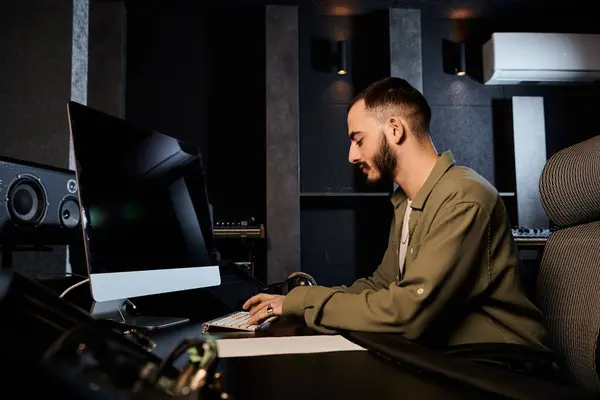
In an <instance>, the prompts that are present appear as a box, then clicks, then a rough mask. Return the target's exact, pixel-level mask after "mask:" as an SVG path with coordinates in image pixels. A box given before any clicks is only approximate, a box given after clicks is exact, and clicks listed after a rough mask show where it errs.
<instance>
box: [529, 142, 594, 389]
mask: <svg viewBox="0 0 600 400" xmlns="http://www.w3.org/2000/svg"><path fill="white" fill-rule="evenodd" d="M539 189H540V196H541V200H542V205H543V207H544V210H545V211H546V214H547V215H548V217H549V218H550V220H551V221H552V222H553V223H554V224H555V225H556V227H557V230H556V231H554V232H553V233H552V234H551V235H550V238H549V239H548V241H547V243H546V246H545V249H544V254H543V256H542V262H541V267H540V271H539V275H538V278H537V282H536V293H537V302H538V305H539V306H540V307H541V308H542V310H543V312H544V314H545V315H546V320H547V321H546V323H547V327H548V336H549V337H548V340H549V343H548V344H549V345H550V346H551V347H552V348H553V349H554V350H555V351H556V353H557V355H558V357H559V359H560V360H561V361H562V364H563V365H562V366H563V369H564V370H565V371H566V372H567V374H569V375H570V376H569V378H570V379H571V380H572V381H573V382H574V383H575V384H576V385H577V386H580V387H584V388H585V389H587V390H590V391H592V392H594V393H598V394H600V136H596V137H594V138H592V139H589V140H586V141H584V142H581V143H579V144H576V145H574V146H571V147H569V148H566V149H563V150H561V151H560V152H558V153H556V154H554V155H553V156H552V157H551V158H550V160H548V162H547V163H546V165H545V167H544V169H543V172H542V175H541V177H540V187H539Z"/></svg>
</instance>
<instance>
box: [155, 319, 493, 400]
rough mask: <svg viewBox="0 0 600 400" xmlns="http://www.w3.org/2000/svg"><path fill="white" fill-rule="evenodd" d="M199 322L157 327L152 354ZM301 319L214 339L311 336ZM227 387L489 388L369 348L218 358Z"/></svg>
mask: <svg viewBox="0 0 600 400" xmlns="http://www.w3.org/2000/svg"><path fill="white" fill-rule="evenodd" d="M201 332H202V330H201V325H200V324H189V325H187V326H180V327H173V328H169V329H164V330H159V331H156V332H154V333H153V334H152V337H151V339H152V340H153V341H154V342H155V343H156V344H157V346H156V348H155V350H154V351H155V353H156V354H157V355H158V356H159V357H164V356H165V355H166V354H167V353H168V352H169V351H170V350H171V349H172V348H173V347H174V346H175V345H177V344H178V343H180V342H181V341H182V340H184V339H190V338H197V337H200V336H201ZM313 334H316V332H315V331H313V330H311V329H309V328H307V327H306V326H305V325H304V324H302V323H301V322H298V321H296V320H291V319H285V318H282V319H279V320H277V321H275V322H273V323H272V324H271V326H269V328H267V329H265V330H264V331H260V332H256V333H247V332H239V333H238V332H235V333H234V332H226V333H220V332H219V333H216V334H211V335H210V336H211V337H213V338H217V339H218V338H228V339H230V338H248V337H282V336H300V335H313ZM218 370H219V371H220V372H222V374H223V377H224V382H225V386H226V389H227V391H228V392H229V393H230V394H231V395H232V396H233V397H234V399H236V400H239V399H261V400H262V399H264V400H269V399H290V400H294V399H317V398H318V399H321V398H322V399H338V398H339V399H344V398H360V399H383V398H391V397H394V396H406V395H410V397H411V398H413V397H419V398H425V399H438V398H440V399H441V398H443V399H454V398H457V399H458V398H461V399H464V398H465V397H472V396H477V397H479V396H483V395H485V396H486V398H493V397H490V395H489V394H487V393H482V392H481V391H479V390H477V389H475V388H471V387H468V386H466V385H460V384H457V383H454V382H450V381H445V380H443V379H439V378H437V379H435V380H433V379H432V377H431V376H428V375H426V374H423V373H417V372H415V371H410V372H409V370H408V369H402V368H400V367H398V366H396V365H393V364H391V363H389V362H388V361H386V360H384V359H382V358H379V357H377V356H375V355H374V354H372V353H370V352H368V351H344V352H331V353H316V354H286V355H269V356H258V357H234V358H224V359H220V360H219V365H218Z"/></svg>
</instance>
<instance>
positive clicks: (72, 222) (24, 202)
mask: <svg viewBox="0 0 600 400" xmlns="http://www.w3.org/2000/svg"><path fill="white" fill-rule="evenodd" d="M76 240H79V241H81V240H82V236H81V225H80V212H79V199H78V197H77V181H76V178H75V172H73V171H70V170H67V169H60V168H54V167H50V166H46V165H40V164H35V163H32V162H27V161H20V160H13V159H9V158H6V157H0V243H1V244H15V245H30V244H31V245H36V244H39V245H52V244H65V245H67V244H71V243H76V242H74V241H76Z"/></svg>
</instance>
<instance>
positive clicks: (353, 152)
mask: <svg viewBox="0 0 600 400" xmlns="http://www.w3.org/2000/svg"><path fill="white" fill-rule="evenodd" d="M359 160H360V154H359V151H358V149H357V148H356V146H354V144H351V145H350V149H349V150H348V161H350V163H351V164H356V163H358V161H359Z"/></svg>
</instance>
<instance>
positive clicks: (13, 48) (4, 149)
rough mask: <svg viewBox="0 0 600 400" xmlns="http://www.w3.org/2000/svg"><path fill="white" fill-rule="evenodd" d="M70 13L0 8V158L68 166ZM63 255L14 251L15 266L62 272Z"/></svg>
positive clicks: (56, 5) (65, 5) (68, 6)
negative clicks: (67, 113)
mask: <svg viewBox="0 0 600 400" xmlns="http://www.w3.org/2000/svg"><path fill="white" fill-rule="evenodd" d="M71 10H72V2H71V1H68V0H61V1H56V2H49V1H33V2H27V3H25V2H5V3H3V4H2V5H1V6H0V77H1V78H0V156H4V157H11V158H15V159H18V160H24V161H33V162H37V163H41V164H47V165H51V166H54V167H59V168H67V167H68V163H69V131H68V123H67V118H66V104H67V102H68V101H69V99H70V96H71V30H72V16H71ZM2 195H4V194H2ZM65 254H66V252H65V248H64V247H55V248H53V251H51V252H43V253H38V252H23V253H20V252H19V253H15V254H14V265H15V267H18V268H19V270H21V271H25V272H28V273H33V272H34V271H40V270H42V269H45V270H47V271H52V272H57V271H61V270H62V271H64V269H65V265H66V264H65V263H66V258H65ZM40 265H43V268H40V267H39V266H40Z"/></svg>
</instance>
